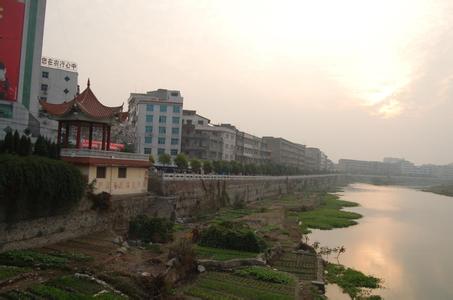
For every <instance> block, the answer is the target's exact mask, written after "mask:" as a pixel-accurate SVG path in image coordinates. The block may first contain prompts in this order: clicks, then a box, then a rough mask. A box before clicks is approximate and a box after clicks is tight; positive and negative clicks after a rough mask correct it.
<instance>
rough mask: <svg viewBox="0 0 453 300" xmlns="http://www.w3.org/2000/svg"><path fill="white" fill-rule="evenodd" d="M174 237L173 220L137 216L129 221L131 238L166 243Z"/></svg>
mask: <svg viewBox="0 0 453 300" xmlns="http://www.w3.org/2000/svg"><path fill="white" fill-rule="evenodd" d="M172 237H173V222H171V221H170V220H168V219H163V218H150V217H148V216H145V215H140V216H137V217H136V218H135V219H133V220H132V221H130V222H129V238H130V239H139V240H142V241H144V242H157V243H165V242H168V241H170V240H171V239H172Z"/></svg>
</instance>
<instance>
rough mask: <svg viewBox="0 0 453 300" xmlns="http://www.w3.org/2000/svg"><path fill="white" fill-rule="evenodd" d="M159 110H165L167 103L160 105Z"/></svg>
mask: <svg viewBox="0 0 453 300" xmlns="http://www.w3.org/2000/svg"><path fill="white" fill-rule="evenodd" d="M160 112H167V104H161V105H160Z"/></svg>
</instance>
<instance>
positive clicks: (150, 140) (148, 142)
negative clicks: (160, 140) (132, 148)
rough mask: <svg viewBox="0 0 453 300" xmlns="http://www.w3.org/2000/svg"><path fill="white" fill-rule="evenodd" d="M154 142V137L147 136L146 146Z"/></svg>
mask: <svg viewBox="0 0 453 300" xmlns="http://www.w3.org/2000/svg"><path fill="white" fill-rule="evenodd" d="M152 142H153V137H152V136H145V144H151V143H152Z"/></svg>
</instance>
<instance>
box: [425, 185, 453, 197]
mask: <svg viewBox="0 0 453 300" xmlns="http://www.w3.org/2000/svg"><path fill="white" fill-rule="evenodd" d="M423 191H424V192H430V193H434V194H439V195H444V196H449V197H453V184H442V185H435V186H431V187H429V188H426V189H423Z"/></svg>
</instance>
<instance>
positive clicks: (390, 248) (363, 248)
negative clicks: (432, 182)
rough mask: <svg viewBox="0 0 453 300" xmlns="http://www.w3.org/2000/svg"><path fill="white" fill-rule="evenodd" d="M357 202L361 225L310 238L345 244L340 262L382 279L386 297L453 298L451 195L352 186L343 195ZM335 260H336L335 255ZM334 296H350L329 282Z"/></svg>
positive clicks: (319, 232) (330, 294)
mask: <svg viewBox="0 0 453 300" xmlns="http://www.w3.org/2000/svg"><path fill="white" fill-rule="evenodd" d="M339 195H340V196H341V199H344V200H349V201H353V202H357V203H359V204H360V207H354V208H347V210H349V211H354V212H358V213H360V214H361V215H363V218H362V219H360V220H359V221H358V222H359V224H358V225H355V226H351V227H348V228H341V229H334V230H330V231H322V230H313V233H312V234H311V235H310V242H314V241H319V242H320V243H321V245H323V246H329V247H335V246H341V245H344V246H345V247H346V253H344V254H342V256H340V263H341V264H343V265H345V266H349V267H352V268H355V269H357V270H360V271H362V272H364V273H366V274H370V275H374V276H377V277H379V278H382V279H383V280H384V286H385V288H384V289H379V290H376V292H375V294H379V295H381V296H382V297H383V298H384V299H423V300H426V299H429V300H430V299H435V300H444V299H445V300H446V299H453V233H452V229H453V197H447V196H441V195H436V194H432V193H427V192H422V191H419V190H415V189H410V188H405V187H395V186H374V185H368V184H352V185H349V186H347V187H346V188H344V192H341V193H339ZM331 260H332V259H331ZM327 296H328V297H329V299H332V300H337V299H338V300H340V299H349V297H347V296H346V297H345V295H344V294H343V295H342V294H341V292H340V290H339V289H338V288H337V287H336V286H328V289H327Z"/></svg>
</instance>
